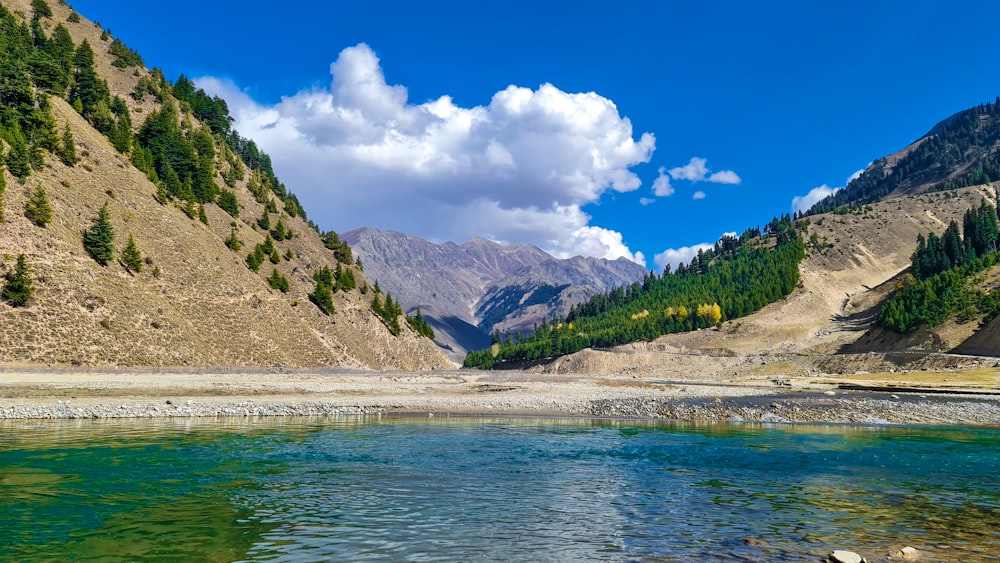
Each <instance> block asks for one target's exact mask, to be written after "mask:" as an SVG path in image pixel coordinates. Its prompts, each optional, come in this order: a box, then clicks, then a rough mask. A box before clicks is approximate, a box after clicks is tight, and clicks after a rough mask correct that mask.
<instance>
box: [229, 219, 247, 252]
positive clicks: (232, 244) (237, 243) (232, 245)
mask: <svg viewBox="0 0 1000 563" xmlns="http://www.w3.org/2000/svg"><path fill="white" fill-rule="evenodd" d="M230 227H231V229H230V231H229V237H228V238H226V247H228V248H229V250H232V251H233V252H239V251H240V249H241V248H243V242H242V241H241V240H240V239H239V238H237V237H236V223H235V222H233V223H231V224H230Z"/></svg>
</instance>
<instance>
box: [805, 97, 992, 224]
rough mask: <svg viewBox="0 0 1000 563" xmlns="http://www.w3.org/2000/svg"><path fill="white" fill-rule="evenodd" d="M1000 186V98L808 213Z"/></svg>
mask: <svg viewBox="0 0 1000 563" xmlns="http://www.w3.org/2000/svg"><path fill="white" fill-rule="evenodd" d="M997 181H1000V97H997V99H996V101H995V102H993V103H985V104H980V105H978V106H976V107H973V108H969V109H967V110H964V111H961V112H958V113H956V114H955V115H953V116H951V117H949V118H948V119H945V120H944V121H942V122H940V123H938V124H937V125H935V126H934V127H933V128H932V129H931V130H930V131H929V132H928V133H927V134H926V135H924V136H923V137H921V138H920V139H917V140H916V141H914V142H913V143H911V144H910V145H909V146H907V147H906V148H904V149H903V150H901V151H899V152H897V153H894V154H892V155H889V156H886V157H883V158H879V159H877V160H875V161H874V162H872V164H871V165H869V166H868V168H867V169H865V171H864V172H863V173H862V174H861V176H859V177H858V178H856V179H854V180H852V181H851V182H849V183H848V184H847V186H846V187H845V188H844V189H842V190H839V191H838V192H837V193H835V194H833V195H831V196H830V197H827V198H826V199H824V200H822V201H819V202H817V203H816V204H815V205H814V206H813V207H812V209H810V210H809V211H808V214H817V213H826V212H832V211H835V210H838V209H839V210H844V209H848V208H852V207H857V206H860V205H866V204H869V203H874V202H877V201H881V200H883V199H885V198H888V197H891V196H901V195H913V194H920V193H925V192H934V191H945V190H954V189H958V188H964V187H968V186H976V185H981V184H989V183H991V182H997Z"/></svg>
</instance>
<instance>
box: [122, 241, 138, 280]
mask: <svg viewBox="0 0 1000 563" xmlns="http://www.w3.org/2000/svg"><path fill="white" fill-rule="evenodd" d="M122 264H124V265H125V269H126V270H128V271H129V272H132V273H136V274H138V273H140V272H142V254H141V253H140V252H139V247H137V246H136V245H135V239H134V238H132V235H131V234H129V236H128V244H126V245H125V248H123V249H122Z"/></svg>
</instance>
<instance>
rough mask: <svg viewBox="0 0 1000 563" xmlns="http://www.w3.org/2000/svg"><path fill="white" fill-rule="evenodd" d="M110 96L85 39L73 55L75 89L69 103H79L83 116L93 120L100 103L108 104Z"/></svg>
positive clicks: (71, 92) (91, 50)
mask: <svg viewBox="0 0 1000 563" xmlns="http://www.w3.org/2000/svg"><path fill="white" fill-rule="evenodd" d="M110 95H111V94H110V90H109V89H108V85H107V83H105V82H104V80H103V79H101V78H100V77H99V76H98V75H97V71H95V70H94V50H93V49H91V47H90V43H88V42H87V40H86V39H84V40H83V43H81V44H80V46H79V47H77V49H76V52H75V53H74V54H73V87H72V88H71V89H70V94H69V101H70V103H75V102H77V101H79V102H80V106H81V107H82V109H83V112H82V113H83V116H84V117H86V118H87V119H88V120H92V118H93V117H94V111H95V109H96V108H97V105H98V103H99V102H102V101H103V102H105V104H106V103H107V100H108V99H109V98H110ZM91 122H92V123H93V121H91Z"/></svg>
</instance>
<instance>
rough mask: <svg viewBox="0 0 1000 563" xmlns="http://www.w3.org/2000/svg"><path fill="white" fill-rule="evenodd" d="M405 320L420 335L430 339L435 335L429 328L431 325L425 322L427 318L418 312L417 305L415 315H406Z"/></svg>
mask: <svg viewBox="0 0 1000 563" xmlns="http://www.w3.org/2000/svg"><path fill="white" fill-rule="evenodd" d="M406 322H407V324H409V325H410V328H412V329H413V330H414V331H415V332H416V333H417V334H419V335H420V336H424V337H426V338H430V339H431V340H433V339H434V336H435V335H434V329H433V328H431V325H430V324H428V323H427V320H426V319H424V316H423V315H421V314H420V308H419V307H417V314H416V315H413V316H409V315H407V317H406Z"/></svg>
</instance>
